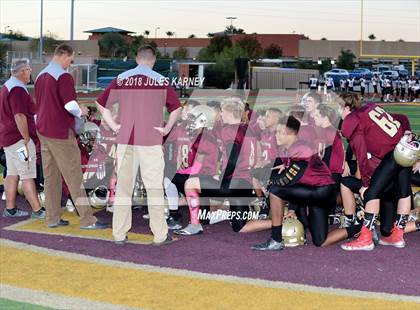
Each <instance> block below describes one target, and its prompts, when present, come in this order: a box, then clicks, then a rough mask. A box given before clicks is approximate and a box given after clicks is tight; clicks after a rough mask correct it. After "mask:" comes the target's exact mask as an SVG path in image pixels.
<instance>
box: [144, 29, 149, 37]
mask: <svg viewBox="0 0 420 310" xmlns="http://www.w3.org/2000/svg"><path fill="white" fill-rule="evenodd" d="M143 34H144V35H145V36H146V38H148V37H149V34H150V31H149V30H145V31H144V32H143Z"/></svg>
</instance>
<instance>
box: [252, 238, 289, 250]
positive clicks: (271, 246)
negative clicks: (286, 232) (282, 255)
mask: <svg viewBox="0 0 420 310" xmlns="http://www.w3.org/2000/svg"><path fill="white" fill-rule="evenodd" d="M251 249H252V250H254V251H281V250H283V249H284V243H283V241H281V242H278V241H276V240H274V239H273V238H270V239H268V240H267V241H266V242H263V243H260V244H256V245H253V246H252V247H251Z"/></svg>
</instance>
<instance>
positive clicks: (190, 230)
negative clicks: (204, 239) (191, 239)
mask: <svg viewBox="0 0 420 310" xmlns="http://www.w3.org/2000/svg"><path fill="white" fill-rule="evenodd" d="M202 233H203V227H202V226H201V224H188V226H187V227H185V228H183V229H180V230H174V234H177V235H182V236H193V235H199V234H202Z"/></svg>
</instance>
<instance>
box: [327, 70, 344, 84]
mask: <svg viewBox="0 0 420 310" xmlns="http://www.w3.org/2000/svg"><path fill="white" fill-rule="evenodd" d="M328 77H331V78H332V79H333V81H334V85H339V83H340V80H341V79H348V78H349V77H350V74H349V72H348V71H347V70H345V69H332V70H330V71H327V72H325V73H324V79H326V78H328Z"/></svg>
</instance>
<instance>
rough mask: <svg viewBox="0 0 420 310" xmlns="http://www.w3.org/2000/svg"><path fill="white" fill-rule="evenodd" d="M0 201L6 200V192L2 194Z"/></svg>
mask: <svg viewBox="0 0 420 310" xmlns="http://www.w3.org/2000/svg"><path fill="white" fill-rule="evenodd" d="M1 200H6V192H3V194H2V195H1Z"/></svg>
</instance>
